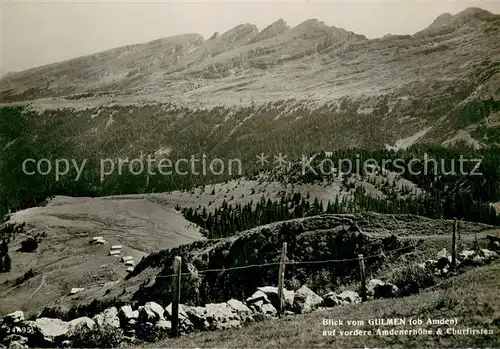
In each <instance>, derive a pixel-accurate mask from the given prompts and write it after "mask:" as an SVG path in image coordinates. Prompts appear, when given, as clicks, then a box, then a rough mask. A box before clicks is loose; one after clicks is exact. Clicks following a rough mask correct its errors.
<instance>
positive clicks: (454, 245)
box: [451, 218, 458, 270]
mask: <svg viewBox="0 0 500 349" xmlns="http://www.w3.org/2000/svg"><path fill="white" fill-rule="evenodd" d="M457 226H458V222H457V219H456V218H455V219H454V220H453V235H452V237H451V244H452V246H451V269H452V270H456V269H457Z"/></svg>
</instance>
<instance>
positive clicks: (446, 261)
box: [436, 248, 451, 269]
mask: <svg viewBox="0 0 500 349" xmlns="http://www.w3.org/2000/svg"><path fill="white" fill-rule="evenodd" d="M436 259H437V264H436V268H438V269H444V268H446V267H447V266H448V265H450V263H451V254H449V253H448V251H447V250H446V248H443V249H442V250H440V251H439V252H438V253H436Z"/></svg>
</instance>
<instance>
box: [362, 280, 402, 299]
mask: <svg viewBox="0 0 500 349" xmlns="http://www.w3.org/2000/svg"><path fill="white" fill-rule="evenodd" d="M366 293H367V296H368V298H370V299H373V298H394V297H397V296H398V294H399V289H398V287H397V286H396V285H393V284H390V283H387V282H383V281H382V280H379V279H371V280H370V281H368V284H367V285H366Z"/></svg>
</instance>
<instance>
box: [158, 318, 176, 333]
mask: <svg viewBox="0 0 500 349" xmlns="http://www.w3.org/2000/svg"><path fill="white" fill-rule="evenodd" d="M155 329H157V330H159V331H161V332H168V331H170V330H171V329H172V323H171V322H170V321H168V320H159V321H158V322H157V323H156V324H155Z"/></svg>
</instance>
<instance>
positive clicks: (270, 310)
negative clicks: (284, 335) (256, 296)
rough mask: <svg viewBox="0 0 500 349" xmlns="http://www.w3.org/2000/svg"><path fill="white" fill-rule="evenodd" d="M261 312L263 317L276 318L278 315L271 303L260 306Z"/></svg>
mask: <svg viewBox="0 0 500 349" xmlns="http://www.w3.org/2000/svg"><path fill="white" fill-rule="evenodd" d="M261 312H262V314H264V315H267V316H272V317H273V316H276V315H277V314H278V311H277V310H276V308H275V307H274V306H273V305H272V304H271V303H267V304H264V305H262V308H261Z"/></svg>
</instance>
